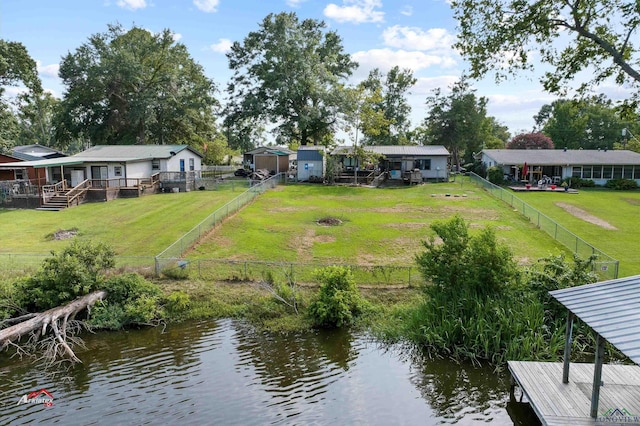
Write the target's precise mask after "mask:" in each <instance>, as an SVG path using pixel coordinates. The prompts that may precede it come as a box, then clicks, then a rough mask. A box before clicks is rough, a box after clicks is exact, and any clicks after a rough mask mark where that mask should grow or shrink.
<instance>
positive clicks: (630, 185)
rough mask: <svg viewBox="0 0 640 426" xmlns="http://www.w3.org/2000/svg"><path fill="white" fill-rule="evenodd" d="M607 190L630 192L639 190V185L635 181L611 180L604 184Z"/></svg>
mask: <svg viewBox="0 0 640 426" xmlns="http://www.w3.org/2000/svg"><path fill="white" fill-rule="evenodd" d="M604 186H605V188H611V189H615V190H618V191H629V190H632V189H638V184H637V183H636V181H635V180H633V179H610V180H608V181H607V183H605V184H604Z"/></svg>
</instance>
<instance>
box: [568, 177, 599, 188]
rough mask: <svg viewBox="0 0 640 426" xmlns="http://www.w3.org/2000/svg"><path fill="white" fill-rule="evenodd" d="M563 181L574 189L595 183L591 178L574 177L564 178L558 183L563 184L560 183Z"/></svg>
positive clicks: (591, 186) (589, 186) (592, 185)
mask: <svg viewBox="0 0 640 426" xmlns="http://www.w3.org/2000/svg"><path fill="white" fill-rule="evenodd" d="M563 183H566V184H567V185H568V186H569V188H574V189H580V188H595V187H596V183H595V182H594V181H592V180H591V179H580V178H576V177H571V178H566V179H564V180H563V181H562V183H560V185H561V186H563V185H562V184H563Z"/></svg>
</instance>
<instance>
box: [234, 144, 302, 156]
mask: <svg viewBox="0 0 640 426" xmlns="http://www.w3.org/2000/svg"><path fill="white" fill-rule="evenodd" d="M245 154H250V155H256V154H271V155H290V154H293V151H291V150H290V149H289V148H285V147H282V146H259V147H257V148H255V149H252V150H251V151H247V152H245Z"/></svg>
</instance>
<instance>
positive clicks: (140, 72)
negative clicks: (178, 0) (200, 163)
mask: <svg viewBox="0 0 640 426" xmlns="http://www.w3.org/2000/svg"><path fill="white" fill-rule="evenodd" d="M60 77H61V78H62V81H63V83H64V84H65V86H66V88H67V90H66V92H65V94H64V98H63V100H62V102H61V108H60V114H59V115H58V120H57V127H58V129H57V130H58V131H57V136H58V137H59V138H60V139H63V140H74V139H77V138H83V137H84V138H88V139H89V140H90V141H91V143H92V144H145V143H158V144H183V143H184V144H190V145H196V146H201V145H202V143H204V142H206V141H207V140H209V139H212V138H213V137H214V132H215V125H214V111H215V108H216V107H217V101H216V99H215V98H214V92H215V85H214V83H213V81H212V80H210V79H209V78H207V77H206V76H205V75H204V70H203V68H202V66H200V65H199V64H197V63H196V62H195V61H194V60H193V59H192V58H191V56H190V55H189V52H188V51H187V48H186V47H185V46H184V45H183V44H181V43H177V42H176V41H175V40H174V37H173V33H172V32H171V31H170V30H168V29H165V30H164V31H162V32H160V33H157V34H152V33H150V32H149V31H147V30H145V29H143V28H138V27H133V28H132V29H130V30H128V31H127V30H125V29H124V28H123V27H122V26H120V25H110V26H109V27H108V30H107V32H105V33H100V34H95V35H92V36H91V37H89V40H88V41H87V42H86V43H84V44H83V45H82V46H80V47H79V48H78V49H76V51H75V52H73V53H69V54H67V55H66V56H65V57H64V58H63V60H62V63H61V65H60Z"/></svg>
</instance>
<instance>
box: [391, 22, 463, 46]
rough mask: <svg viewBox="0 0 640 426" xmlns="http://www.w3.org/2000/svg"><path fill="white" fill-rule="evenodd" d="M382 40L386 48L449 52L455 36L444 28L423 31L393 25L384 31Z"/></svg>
mask: <svg viewBox="0 0 640 426" xmlns="http://www.w3.org/2000/svg"><path fill="white" fill-rule="evenodd" d="M382 39H383V40H384V44H385V45H386V46H390V47H395V48H398V49H411V50H451V49H452V47H451V46H452V45H453V43H454V41H455V36H453V35H452V34H450V33H449V31H447V30H446V29H444V28H430V29H429V30H427V31H424V30H422V29H420V28H417V27H402V26H400V25H394V26H393V27H389V28H387V29H385V30H384V32H383V33H382Z"/></svg>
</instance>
